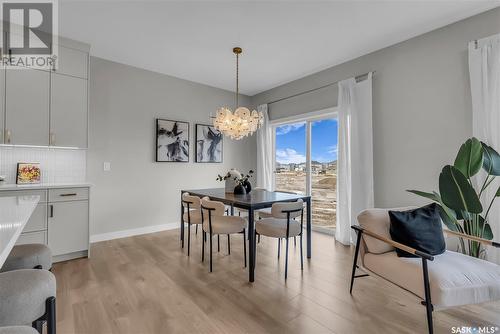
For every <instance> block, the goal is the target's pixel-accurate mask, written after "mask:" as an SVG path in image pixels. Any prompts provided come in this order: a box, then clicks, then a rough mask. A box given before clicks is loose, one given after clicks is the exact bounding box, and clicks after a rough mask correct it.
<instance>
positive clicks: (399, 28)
mask: <svg viewBox="0 0 500 334" xmlns="http://www.w3.org/2000/svg"><path fill="white" fill-rule="evenodd" d="M499 5H500V2H499V1H481V0H474V1H463V0H462V1H450V0H441V1H440V0H434V1H406V0H400V1H322V2H317V1H295V2H290V1H284V0H282V1H159V0H157V1H154V0H149V1H133V2H131V1H118V0H107V1H70V0H60V1H59V31H60V34H61V35H62V36H65V37H69V38H73V39H76V40H79V41H83V42H87V43H90V44H91V45H92V49H91V50H92V51H91V53H92V54H93V55H95V56H97V57H102V58H105V59H110V60H113V61H117V62H120V63H124V64H129V65H133V66H137V67H140V68H144V69H148V70H152V71H156V72H160V73H165V74H169V75H172V76H175V77H179V78H183V79H187V80H192V81H195V82H199V83H203V84H207V85H210V86H214V87H219V88H223V89H228V90H234V84H235V82H234V81H235V80H234V75H235V74H234V71H235V68H234V67H235V64H234V61H235V59H234V55H233V54H232V48H233V47H234V46H241V47H242V48H243V55H242V57H241V59H240V89H241V92H242V93H243V94H247V95H250V96H252V95H254V94H256V93H259V92H262V91H264V90H267V89H270V88H273V87H276V86H278V85H281V84H284V83H286V82H289V81H292V80H295V79H298V78H301V77H303V76H305V75H308V74H311V73H314V72H317V71H320V70H322V69H325V68H328V67H330V66H333V65H336V64H340V63H342V62H345V61H347V60H350V59H353V58H356V57H359V56H361V55H363V54H367V53H370V52H372V51H375V50H378V49H381V48H384V47H386V46H389V45H392V44H395V43H398V42H401V41H404V40H406V39H409V38H411V37H414V36H417V35H420V34H422V33H425V32H428V31H430V30H433V29H436V28H439V27H442V26H444V25H447V24H449V23H452V22H455V21H458V20H461V19H463V18H466V17H469V16H472V15H475V14H477V13H480V12H483V11H485V10H488V9H491V8H494V7H497V6H499Z"/></svg>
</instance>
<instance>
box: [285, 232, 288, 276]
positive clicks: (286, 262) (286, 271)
mask: <svg viewBox="0 0 500 334" xmlns="http://www.w3.org/2000/svg"><path fill="white" fill-rule="evenodd" d="M287 277H288V238H286V250H285V280H286V279H287Z"/></svg>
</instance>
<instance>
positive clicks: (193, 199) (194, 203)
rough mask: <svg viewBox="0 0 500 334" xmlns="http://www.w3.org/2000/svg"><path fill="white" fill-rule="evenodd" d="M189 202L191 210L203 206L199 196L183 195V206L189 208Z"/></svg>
mask: <svg viewBox="0 0 500 334" xmlns="http://www.w3.org/2000/svg"><path fill="white" fill-rule="evenodd" d="M187 202H189V208H190V209H199V208H200V206H201V199H200V198H199V197H198V196H193V195H190V194H189V193H183V194H182V206H184V207H185V208H187Z"/></svg>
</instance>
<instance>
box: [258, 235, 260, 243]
mask: <svg viewBox="0 0 500 334" xmlns="http://www.w3.org/2000/svg"><path fill="white" fill-rule="evenodd" d="M258 241H259V244H260V234H259V239H258Z"/></svg>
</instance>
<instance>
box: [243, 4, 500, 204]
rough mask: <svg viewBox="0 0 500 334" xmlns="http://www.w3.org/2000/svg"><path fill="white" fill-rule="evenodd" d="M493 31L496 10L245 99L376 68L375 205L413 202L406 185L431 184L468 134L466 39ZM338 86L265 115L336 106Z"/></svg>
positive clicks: (499, 25)
mask: <svg viewBox="0 0 500 334" xmlns="http://www.w3.org/2000/svg"><path fill="white" fill-rule="evenodd" d="M498 32H500V8H496V9H494V10H491V11H488V12H485V13H483V14H480V15H477V16H474V17H471V18H468V19H466V20H463V21H460V22H457V23H454V24H452V25H449V26H446V27H444V28H441V29H438V30H435V31H432V32H429V33H427V34H424V35H421V36H418V37H415V38H412V39H410V40H408V41H405V42H403V43H399V44H396V45H394V46H391V47H388V48H385V49H382V50H379V51H377V52H374V53H371V54H368V55H366V56H363V57H360V58H357V59H354V60H352V61H349V62H346V63H344V64H341V65H338V66H334V67H331V68H329V69H327V70H324V71H321V72H318V73H316V74H313V75H310V76H307V77H304V78H302V79H299V80H296V81H293V82H290V83H288V84H286V85H283V86H280V87H276V88H274V89H271V90H269V91H266V92H263V93H261V94H258V95H256V96H254V97H252V103H253V104H254V105H258V104H261V103H267V102H270V101H274V100H277V99H280V98H283V97H287V96H291V95H293V94H296V93H299V92H304V91H307V90H310V89H313V88H315V87H321V86H323V85H324V84H327V83H331V82H335V81H338V80H342V79H346V78H349V77H352V76H355V75H359V74H363V73H366V72H368V71H376V74H375V76H374V79H373V128H374V129H373V136H374V179H375V180H374V181H375V184H374V186H375V205H376V206H379V207H394V206H405V205H410V204H419V203H422V202H423V201H424V200H422V199H420V198H418V197H416V196H415V195H412V194H409V193H407V192H406V191H405V189H411V188H416V189H421V190H433V189H434V190H437V187H438V175H439V172H440V171H441V168H442V166H444V165H445V164H448V163H451V162H453V159H454V157H455V154H456V152H457V151H458V148H459V147H460V144H461V143H462V142H463V141H464V140H465V139H466V138H467V137H470V136H471V135H472V113H471V108H472V107H471V98H470V88H469V74H468V63H467V44H468V42H469V41H470V40H474V39H478V38H481V37H485V36H489V35H493V34H496V33H498ZM330 43H335V41H330ZM337 89H338V88H337V85H334V86H332V87H329V88H324V89H322V90H319V91H316V92H314V93H309V94H305V95H301V96H299V97H296V98H293V99H289V100H285V101H283V102H279V103H276V104H272V105H270V107H269V110H270V118H271V119H279V118H282V117H287V116H290V115H294V114H301V113H305V112H310V111H315V110H320V109H324V108H327V107H331V106H335V105H336V104H337ZM499 149H500V148H499Z"/></svg>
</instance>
